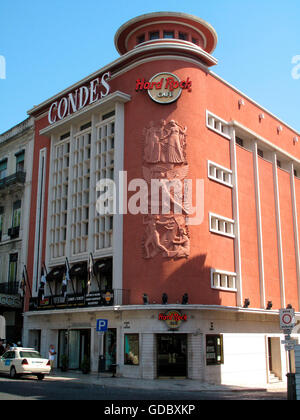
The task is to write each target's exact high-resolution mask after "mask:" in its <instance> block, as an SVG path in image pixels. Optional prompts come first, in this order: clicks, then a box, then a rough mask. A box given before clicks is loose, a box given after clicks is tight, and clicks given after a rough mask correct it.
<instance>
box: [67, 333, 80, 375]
mask: <svg viewBox="0 0 300 420" xmlns="http://www.w3.org/2000/svg"><path fill="white" fill-rule="evenodd" d="M79 368H80V331H79V330H70V331H69V369H79Z"/></svg>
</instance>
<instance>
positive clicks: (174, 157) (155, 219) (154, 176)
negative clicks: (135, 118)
mask: <svg viewBox="0 0 300 420" xmlns="http://www.w3.org/2000/svg"><path fill="white" fill-rule="evenodd" d="M186 132H187V128H186V127H182V126H181V125H180V124H179V123H178V122H176V121H174V120H171V121H169V122H168V123H167V122H166V121H165V120H160V121H159V123H158V124H155V123H154V122H153V121H151V122H150V123H149V126H148V127H147V128H145V129H144V131H143V134H144V166H143V177H144V179H145V180H146V181H147V183H148V186H149V187H150V188H149V214H148V215H147V216H145V217H144V220H143V223H144V225H145V236H144V241H143V247H144V256H145V258H154V257H155V256H156V255H158V254H161V255H162V256H163V257H164V258H174V259H176V258H187V257H189V254H190V238H189V234H188V228H187V220H186V218H187V215H188V211H187V206H185V203H184V200H183V196H184V194H183V192H184V191H183V185H184V184H183V181H184V180H185V179H186V178H187V175H188V172H189V166H188V164H187V161H186V153H185V149H186ZM153 180H157V181H159V184H158V185H159V187H160V188H161V192H160V194H159V195H158V196H157V197H156V199H157V201H158V202H155V197H154V196H153V191H152V188H151V186H152V181H153ZM153 205H156V206H157V209H158V212H157V214H152V212H151V210H152V207H151V206H153ZM165 206H167V208H169V209H170V211H169V212H165V211H164V209H165V208H166V207H165Z"/></svg>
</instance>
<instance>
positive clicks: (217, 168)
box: [207, 160, 233, 188]
mask: <svg viewBox="0 0 300 420" xmlns="http://www.w3.org/2000/svg"><path fill="white" fill-rule="evenodd" d="M211 168H213V171H214V173H215V175H213V174H211ZM218 172H220V173H221V177H218ZM224 174H225V176H226V177H228V178H229V181H228V182H227V181H224ZM207 176H208V178H209V179H211V180H213V181H216V182H219V183H220V184H223V185H225V186H227V187H230V188H233V184H232V170H231V169H228V168H225V167H224V166H221V165H219V164H218V163H215V162H212V161H211V160H208V161H207Z"/></svg>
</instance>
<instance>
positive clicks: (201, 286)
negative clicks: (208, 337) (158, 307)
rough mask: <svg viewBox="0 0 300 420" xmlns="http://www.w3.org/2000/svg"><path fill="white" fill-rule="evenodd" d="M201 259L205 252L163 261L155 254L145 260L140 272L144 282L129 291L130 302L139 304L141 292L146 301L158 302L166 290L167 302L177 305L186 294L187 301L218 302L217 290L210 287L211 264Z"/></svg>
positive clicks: (206, 303)
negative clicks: (145, 296)
mask: <svg viewBox="0 0 300 420" xmlns="http://www.w3.org/2000/svg"><path fill="white" fill-rule="evenodd" d="M205 261H206V254H201V255H199V256H197V257H194V258H189V259H186V260H183V259H179V260H174V261H170V260H167V261H166V260H165V259H163V258H161V257H159V256H158V257H156V258H154V259H153V260H151V261H147V260H145V266H144V268H143V272H141V273H140V275H141V277H143V276H144V277H145V278H144V281H143V282H141V283H140V284H138V285H136V287H135V288H134V290H130V301H131V302H130V303H131V304H143V298H142V297H143V294H147V296H148V300H149V303H150V304H153V303H156V304H161V303H162V295H163V293H166V294H167V295H168V304H181V303H182V297H183V295H184V294H185V293H187V294H188V303H189V304H203V305H208V304H213V305H219V304H221V299H220V296H219V292H218V291H217V290H214V289H212V288H211V267H209V266H206V265H205ZM176 267H177V268H176ZM150 273H152V275H151V274H150ZM168 273H170V274H168ZM150 279H151V281H150Z"/></svg>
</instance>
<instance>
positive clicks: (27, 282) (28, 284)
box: [24, 265, 32, 298]
mask: <svg viewBox="0 0 300 420" xmlns="http://www.w3.org/2000/svg"><path fill="white" fill-rule="evenodd" d="M24 268H25V274H26V277H25V282H26V285H27V286H28V289H29V293H30V297H31V298H32V290H31V287H30V283H29V279H28V271H27V267H26V265H24Z"/></svg>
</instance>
